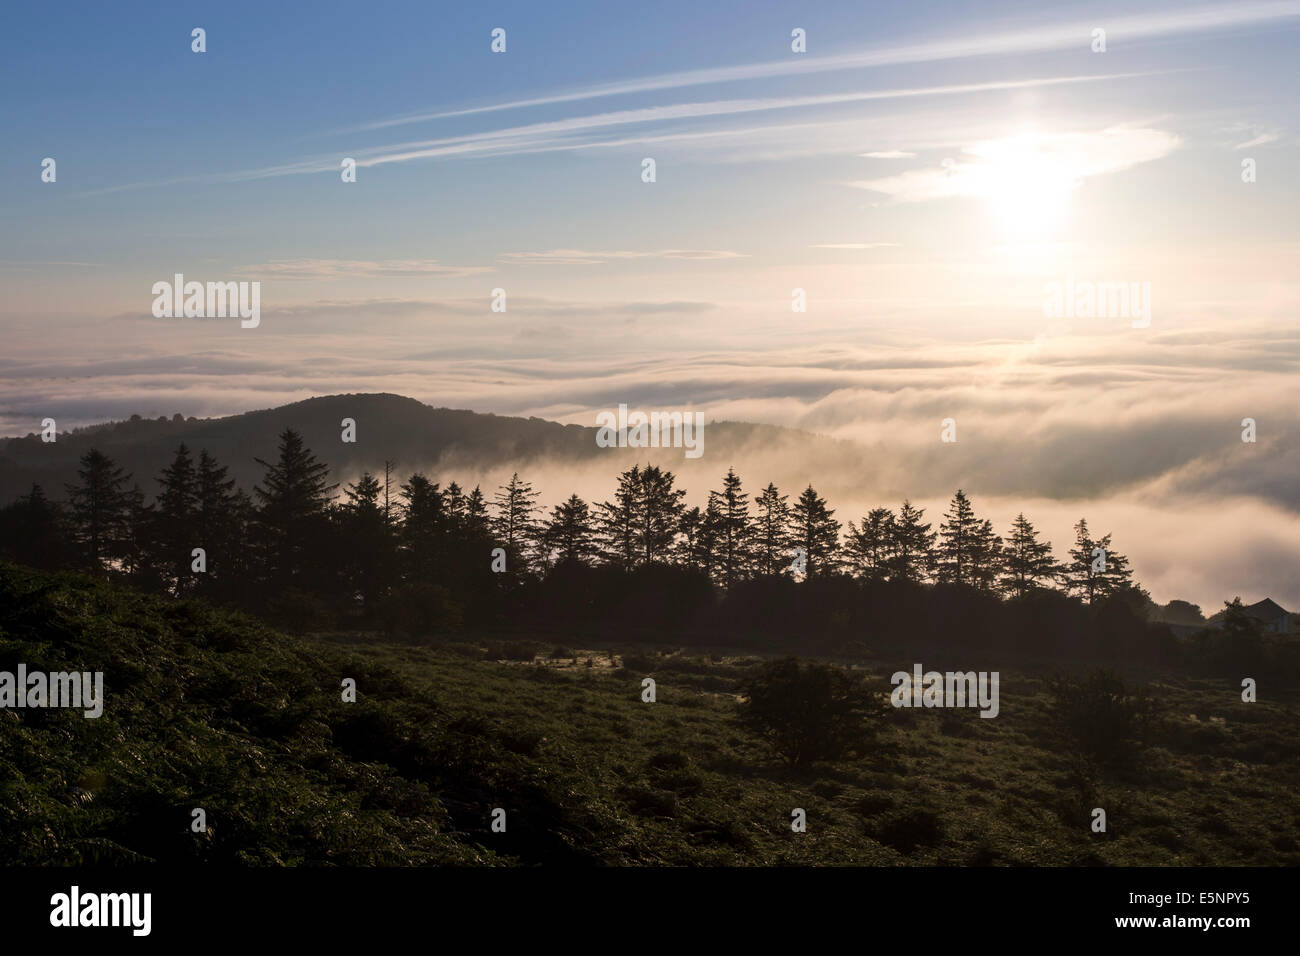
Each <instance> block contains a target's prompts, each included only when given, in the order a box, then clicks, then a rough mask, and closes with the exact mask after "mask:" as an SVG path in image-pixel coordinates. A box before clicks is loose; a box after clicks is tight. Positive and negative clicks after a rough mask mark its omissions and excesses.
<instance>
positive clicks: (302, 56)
mask: <svg viewBox="0 0 1300 956" xmlns="http://www.w3.org/2000/svg"><path fill="white" fill-rule="evenodd" d="M807 6H809V5H800V4H788V3H785V4H781V3H762V2H744V3H740V2H736V3H707V2H703V3H702V2H698V0H695V2H691V3H678V2H673V0H668V2H661V3H656V4H650V5H639V6H633V5H626V4H609V3H570V4H563V5H553V4H552V5H537V4H513V3H511V4H493V3H482V4H473V5H459V6H452V5H441V4H414V3H411V4H407V3H373V4H368V5H358V4H344V3H332V2H320V3H314V4H312V5H310V7H305V6H304V7H298V8H292V7H290V6H289V5H280V4H269V5H268V4H245V3H221V4H186V5H184V6H183V7H182V6H181V5H177V4H163V3H157V4H151V3H133V4H130V5H127V6H125V7H122V6H118V7H112V8H105V7H103V6H102V5H91V4H73V5H67V6H60V7H58V8H55V9H47V8H46V7H45V6H43V5H21V6H19V7H16V8H14V9H13V10H11V11H9V12H8V14H7V24H8V26H9V27H10V29H8V30H6V31H5V33H4V34H3V35H2V36H0V56H3V58H4V60H5V62H6V64H7V65H8V69H7V71H6V72H7V77H6V84H5V89H4V92H3V93H0V120H2V122H0V127H2V128H3V131H4V135H3V140H2V141H0V212H2V213H3V217H4V222H5V226H6V228H5V229H4V230H2V231H0V283H3V288H4V295H3V298H2V299H0V331H2V332H3V341H4V347H3V349H0V434H5V435H15V434H26V433H27V432H29V431H33V430H39V428H40V421H41V419H43V418H45V417H54V418H55V419H56V420H57V421H58V423H59V427H60V428H65V427H73V426H76V425H81V424H87V423H92V422H98V421H103V420H106V419H111V418H122V417H126V416H128V415H130V414H133V413H139V414H142V415H146V416H150V417H156V416H157V415H162V414H165V415H169V416H170V415H172V414H174V413H176V412H181V413H183V414H185V415H187V416H188V415H198V416H208V415H224V414H233V413H238V412H241V411H245V410H248V409H252V408H265V407H271V406H275V405H280V404H284V403H286V402H290V401H295V400H298V399H301V398H306V397H309V396H312V395H323V394H336V393H343V392H357V391H386V392H396V393H400V394H404V395H409V396H412V397H414V398H417V399H420V400H422V401H426V402H429V403H431V404H434V405H439V406H450V407H457V408H470V409H473V410H476V411H481V412H495V413H498V414H512V415H537V416H540V417H545V418H549V419H554V420H558V421H564V422H575V423H580V424H588V425H590V424H594V421H595V414H596V413H597V412H598V411H601V410H605V409H611V408H614V407H616V406H617V405H618V404H619V403H626V404H628V405H629V406H630V407H633V408H636V407H645V408H664V409H681V410H692V411H696V410H698V411H702V412H704V413H705V414H706V417H707V418H709V419H711V420H721V419H731V420H743V421H759V422H770V423H774V424H780V425H787V426H792V427H798V428H803V429H807V430H810V431H813V432H817V433H820V434H824V435H828V436H832V437H836V438H844V439H851V440H855V441H860V442H863V443H864V444H865V446H866V447H867V448H869V449H870V450H871V451H870V453H869V454H868V455H867V456H866V457H865V459H864V464H863V467H862V468H861V470H860V473H857V474H851V475H841V476H835V477H833V478H832V476H825V477H824V478H822V479H821V480H823V481H824V482H825V483H826V484H827V485H831V484H833V485H834V486H835V487H837V488H839V489H842V493H843V495H844V496H845V497H844V498H842V499H841V501H842V508H843V509H844V510H847V512H848V513H846V514H842V515H841V517H842V518H843V519H844V520H846V521H847V520H848V518H849V517H852V516H853V509H856V508H858V507H864V508H865V507H870V506H873V505H876V504H885V503H892V502H894V500H895V499H897V498H901V496H903V495H905V494H910V495H912V496H913V497H914V498H917V499H918V500H924V501H928V502H931V507H932V508H938V509H941V508H942V506H943V502H944V500H945V499H946V497H947V496H948V495H949V494H950V493H951V490H952V489H954V488H956V487H958V486H960V487H963V488H965V489H966V490H967V492H968V493H970V494H972V496H973V497H974V499H975V502H976V506H977V508H980V507H981V506H982V507H983V509H984V510H985V511H986V512H987V513H988V514H989V515H990V516H991V517H993V518H994V520H995V523H996V524H998V525H999V526H1000V527H1001V526H1003V525H1005V524H1006V523H1008V522H1009V521H1010V519H1011V518H1012V517H1014V515H1015V513H1016V512H1017V511H1018V510H1020V509H1021V508H1022V507H1023V508H1024V510H1025V511H1026V512H1027V513H1029V514H1030V516H1031V517H1034V518H1036V519H1037V520H1038V521H1039V523H1040V525H1042V526H1043V527H1045V529H1046V530H1048V531H1049V532H1050V536H1051V537H1053V539H1054V540H1055V541H1056V543H1057V545H1058V551H1061V550H1063V547H1064V545H1065V544H1066V542H1067V541H1068V540H1069V538H1070V537H1071V532H1070V530H1069V529H1070V525H1071V524H1072V522H1073V520H1076V519H1077V518H1078V517H1079V516H1080V515H1082V514H1086V515H1087V516H1088V517H1089V522H1090V524H1091V525H1092V526H1093V528H1094V530H1095V531H1096V530H1103V529H1104V530H1111V531H1113V532H1114V534H1115V537H1116V544H1117V546H1122V547H1121V550H1125V551H1126V553H1128V554H1129V556H1130V558H1131V559H1132V560H1133V562H1134V564H1135V566H1136V567H1137V570H1138V576H1139V578H1141V579H1142V580H1143V583H1144V584H1146V585H1147V586H1148V588H1149V589H1151V591H1152V594H1153V596H1154V597H1156V598H1157V599H1158V600H1168V599H1169V598H1171V597H1188V598H1192V599H1195V600H1197V601H1198V602H1200V603H1202V604H1203V605H1204V606H1205V607H1206V608H1207V611H1208V610H1209V609H1213V608H1215V607H1217V606H1218V602H1219V601H1221V600H1223V599H1224V598H1227V597H1231V596H1233V595H1234V594H1238V593H1239V594H1241V595H1242V596H1243V598H1245V599H1247V600H1257V599H1259V598H1262V597H1264V596H1272V597H1273V598H1274V599H1276V600H1278V601H1280V602H1281V603H1283V604H1284V605H1285V606H1287V607H1288V608H1291V609H1293V610H1300V573H1298V572H1297V568H1300V484H1298V483H1297V481H1296V476H1297V474H1300V453H1298V452H1297V447H1298V444H1297V443H1298V442H1300V420H1298V419H1300V415H1298V413H1297V408H1296V390H1295V386H1294V385H1293V382H1294V378H1293V376H1294V373H1295V371H1296V366H1297V360H1298V359H1300V331H1298V326H1297V304H1298V302H1300V290H1298V288H1297V283H1298V282H1300V270H1298V269H1297V268H1296V266H1295V263H1296V261H1297V252H1298V251H1300V242H1298V240H1297V227H1296V223H1297V221H1300V220H1298V218H1297V213H1298V212H1300V208H1298V207H1300V203H1298V199H1300V185H1298V183H1300V179H1298V178H1297V173H1298V172H1300V163H1298V162H1297V145H1298V143H1300V139H1298V133H1297V130H1296V129H1295V124H1296V117H1297V116H1300V71H1297V70H1296V69H1295V66H1294V64H1295V63H1296V62H1297V60H1298V59H1300V56H1298V54H1300V2H1294V0H1281V2H1273V0H1270V2H1253V0H1242V2H1234V3H1202V2H1166V3H1161V2H1150V0H1133V2H1124V3H1089V4H1079V3H1064V4H1054V3H1046V2H1032V3H1031V2H1016V3H978V4H975V3H957V2H948V3H928V2H908V3H897V4H862V3H860V2H858V3H848V2H824V3H819V4H816V5H815V7H813V8H811V9H808V8H806V7H807ZM195 28H202V29H203V30H204V31H206V36H205V39H206V51H205V52H203V53H196V52H194V51H193V50H192V42H193V41H192V36H191V31H192V30H194V29H195ZM498 28H500V29H502V30H504V31H505V51H504V52H500V53H496V52H493V50H492V31H493V30H494V29H498ZM796 29H798V30H801V31H803V37H804V44H805V52H795V51H794V50H793V49H792V44H793V43H794V40H793V39H792V31H794V30H796ZM1098 30H1102V31H1104V41H1105V42H1104V50H1102V49H1100V48H1099V47H1100V46H1101V44H1100V43H1099V39H1098V35H1097V33H1096V31H1098ZM46 158H51V159H54V160H55V164H56V166H55V169H56V178H55V181H54V182H44V181H42V161H43V160H44V159H46ZM344 158H351V159H354V160H355V161H356V164H357V170H356V181H355V182H344V181H343V178H342V176H341V163H342V161H343V160H344ZM646 159H653V160H654V171H655V176H654V181H653V182H646V181H644V179H643V170H644V161H645V160H646ZM1243 164H1245V165H1247V166H1250V167H1251V171H1250V173H1247V171H1246V169H1245V168H1244V165H1243ZM176 273H182V274H184V276H185V277H186V279H187V280H198V281H221V282H225V281H248V282H254V281H255V282H259V283H260V290H261V321H260V324H259V325H258V326H257V327H256V328H247V329H246V328H242V327H241V324H240V322H239V320H238V319H229V318H189V319H184V318H155V317H154V315H153V314H152V312H151V307H152V304H153V300H154V295H153V293H152V287H153V285H154V283H156V282H159V281H170V280H171V278H172V276H173V275H174V274H176ZM1119 284H1123V286H1124V287H1125V288H1126V289H1131V290H1133V292H1134V295H1133V299H1132V302H1131V303H1130V308H1129V309H1128V310H1121V314H1107V313H1105V312H1104V310H1103V312H1102V314H1099V315H1098V314H1090V313H1089V310H1088V309H1086V308H1085V307H1083V302H1084V300H1080V306H1081V307H1080V308H1078V309H1072V310H1070V312H1069V314H1062V313H1061V311H1060V310H1057V311H1055V312H1054V311H1053V309H1052V307H1051V306H1050V300H1051V296H1052V290H1053V289H1057V290H1064V289H1067V288H1068V289H1070V290H1072V292H1071V293H1070V294H1069V295H1070V297H1071V298H1072V299H1073V297H1074V296H1073V291H1074V290H1090V289H1096V288H1098V287H1103V286H1109V287H1112V288H1118V287H1119ZM495 289H503V290H505V293H506V309H505V311H504V312H493V311H492V310H491V303H492V300H493V294H494V293H493V290H495ZM795 290H802V298H803V301H804V303H805V306H806V308H805V310H804V311H795V310H794V308H793V307H792V305H793V304H794V303H795V300H796V293H795ZM1143 303H1145V305H1147V306H1149V308H1144V307H1140V306H1141V304H1143ZM1129 311H1132V312H1133V315H1130V314H1128V312H1129ZM945 418H952V419H953V420H954V421H955V422H956V426H957V439H958V440H957V442H956V443H943V442H941V441H940V433H941V426H940V423H941V421H942V420H943V419H945ZM1245 418H1252V419H1254V420H1255V422H1256V427H1257V441H1256V442H1254V443H1246V442H1242V441H1241V433H1242V428H1243V426H1242V420H1243V419H1245ZM760 457H761V456H760ZM769 457H770V456H769ZM716 464H717V466H718V467H717V470H718V472H719V474H721V473H722V472H724V471H725V470H726V467H727V466H728V465H729V464H732V463H731V462H717V463H716ZM819 477H820V476H808V480H814V481H817V480H819ZM752 480H753V481H755V482H763V481H765V480H766V479H765V478H763V477H759V476H756V477H755V478H754V479H752ZM850 498H851V500H849V499H850ZM832 503H833V504H835V503H836V502H834V501H833V502H832ZM936 517H937V514H936Z"/></svg>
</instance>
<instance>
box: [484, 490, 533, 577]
mask: <svg viewBox="0 0 1300 956" xmlns="http://www.w3.org/2000/svg"><path fill="white" fill-rule="evenodd" d="M539 497H540V494H539V493H538V492H536V491H533V486H532V485H530V484H529V483H528V482H526V481H524V480H523V479H521V478H520V477H519V473H518V472H515V473H514V474H513V475H511V476H510V481H509V482H507V483H506V484H504V485H502V486H501V487H500V488H498V489H497V493H496V497H495V499H494V501H493V504H494V506H495V514H494V515H493V516H492V520H491V528H492V534H493V536H494V537H495V539H496V542H497V545H498V546H499V547H501V548H504V549H505V552H506V571H507V573H508V574H509V575H510V576H511V577H514V576H517V575H520V574H523V573H525V572H527V571H528V568H529V564H530V562H531V560H532V557H533V553H534V550H535V548H536V544H537V537H538V528H537V520H536V518H535V515H536V514H537V510H538V507H537V499H538V498H539Z"/></svg>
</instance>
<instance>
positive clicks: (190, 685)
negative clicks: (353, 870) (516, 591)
mask: <svg viewBox="0 0 1300 956" xmlns="http://www.w3.org/2000/svg"><path fill="white" fill-rule="evenodd" d="M527 643H528V642H525V641H518V640H513V641H510V642H508V643H502V642H489V641H482V642H478V641H475V640H473V639H472V638H464V637H462V638H459V639H458V642H457V643H456V644H451V645H447V646H443V647H438V646H412V645H405V644H396V643H391V642H385V641H383V640H381V639H378V638H375V637H372V636H369V635H354V634H330V635H319V636H313V637H308V638H303V639H295V638H290V637H287V636H285V635H283V634H279V633H277V632H274V631H271V630H269V629H268V628H265V627H263V626H262V625H260V624H258V623H257V622H255V621H252V620H250V619H248V618H246V617H242V616H239V615H235V614H228V613H226V612H223V611H218V610H214V609H212V608H209V607H207V606H205V605H201V604H197V603H176V602H168V601H164V600H159V599H156V598H149V597H145V596H141V595H137V594H132V593H130V592H126V591H119V590H115V589H112V588H110V587H107V586H105V585H101V584H95V583H91V582H88V581H86V580H84V579H80V578H75V577H56V576H48V575H40V574H37V573H35V572H29V571H25V570H19V569H16V568H13V567H11V566H0V670H13V669H14V667H15V666H16V664H17V662H19V661H22V662H25V663H26V664H27V665H28V667H29V669H33V670H35V669H48V670H63V669H69V668H71V667H74V666H75V667H76V668H77V669H88V670H103V671H104V672H105V685H106V697H107V703H106V706H105V712H104V716H103V717H102V718H100V719H98V720H87V719H85V718H83V717H81V716H80V714H79V712H75V713H74V712H67V711H48V710H47V711H33V710H28V711H15V710H0V856H3V858H4V859H5V860H6V861H8V862H10V863H28V864H46V863H55V864H58V863H74V862H104V863H118V862H133V861H140V860H154V861H165V862H193V863H208V864H222V863H225V864H236V865H383V864H407V865H439V864H451V865H494V864H506V865H508V864H525V865H527V864H538V863H542V864H547V865H591V864H609V865H621V864H631V865H660V864H669V865H773V864H795V865H805V864H819V865H881V866H890V865H945V864H957V865H1158V866H1160V865H1175V864H1177V865H1208V864H1226V865H1297V864H1300V846H1298V845H1297V835H1298V834H1300V721H1297V719H1296V718H1297V713H1296V709H1297V703H1300V695H1297V694H1296V693H1294V692H1291V693H1289V694H1286V695H1280V696H1279V695H1277V694H1276V692H1275V693H1274V694H1273V695H1270V694H1269V693H1264V694H1263V695H1262V699H1261V701H1260V702H1258V703H1251V704H1245V703H1242V702H1241V700H1240V690H1239V679H1238V678H1235V677H1234V678H1226V677H1225V678H1224V679H1222V680H1192V679H1186V678H1181V677H1177V676H1175V675H1168V674H1166V675H1157V676H1155V677H1152V676H1151V675H1146V676H1147V687H1148V693H1150V694H1151V696H1152V697H1153V698H1155V699H1156V700H1157V702H1158V703H1159V705H1160V712H1159V714H1158V715H1157V716H1156V717H1155V718H1154V719H1153V720H1152V721H1151V723H1150V726H1149V727H1148V728H1147V738H1146V741H1145V744H1144V745H1143V746H1141V747H1140V748H1138V749H1137V750H1136V751H1135V752H1134V753H1133V754H1132V755H1131V756H1130V757H1129V759H1127V760H1125V761H1120V762H1118V763H1116V764H1114V765H1112V766H1109V767H1107V768H1106V769H1104V770H1100V771H1098V770H1095V769H1091V768H1089V767H1088V766H1087V765H1086V764H1085V763H1084V762H1082V761H1081V760H1080V759H1078V758H1076V757H1074V756H1072V755H1071V753H1070V751H1069V748H1068V746H1067V742H1066V741H1065V740H1063V739H1062V738H1061V737H1060V735H1059V733H1058V732H1057V731H1056V730H1055V729H1054V726H1055V724H1054V722H1053V720H1052V710H1051V707H1052V705H1051V697H1050V696H1049V694H1048V682H1047V679H1046V678H1047V676H1048V675H1047V674H1045V673H1044V674H1038V673H1015V672H1010V671H1004V672H1003V675H1002V684H1001V710H1000V715H999V716H998V717H997V718H995V719H991V720H989V719H981V718H979V716H978V713H977V711H974V710H971V711H952V710H942V709H940V710H893V709H892V708H891V710H890V712H889V713H888V714H887V716H886V717H885V718H884V719H883V720H882V721H880V723H879V726H878V730H877V733H876V736H875V741H874V745H873V746H871V747H869V748H868V749H867V753H866V755H865V756H863V757H860V758H855V759H851V760H844V761H837V762H831V763H819V764H816V765H814V766H812V767H811V768H808V769H804V770H795V769H791V768H788V767H786V766H785V765H784V764H783V763H782V762H781V761H780V760H779V758H778V757H777V756H776V755H775V754H773V753H772V752H771V751H770V749H769V748H768V747H767V746H766V745H765V744H764V743H763V742H762V741H761V740H759V739H758V738H757V737H755V736H753V735H752V734H751V733H749V732H748V731H746V730H745V729H743V727H742V726H741V724H740V722H739V720H738V719H737V708H738V703H737V697H736V688H737V685H738V683H739V682H740V680H741V679H742V678H743V677H744V676H745V675H746V674H747V673H750V672H751V671H752V669H753V668H754V667H755V666H756V665H757V664H758V663H759V659H758V658H755V657H745V656H722V655H719V654H717V653H709V652H708V650H707V649H702V650H700V651H694V650H692V649H684V650H678V651H676V652H674V653H671V654H651V653H646V652H641V651H638V650H636V649H634V648H619V647H614V646H608V647H599V648H593V647H583V646H579V645H580V644H581V643H583V642H578V641H565V642H563V643H562V644H559V645H557V643H556V641H555V640H553V639H549V638H548V640H547V641H545V642H541V641H539V642H535V644H536V649H537V653H536V655H535V656H534V657H532V658H529V657H528V655H527V653H526V650H527V648H526V647H522V646H521V645H525V644H527ZM589 660H590V662H591V664H590V665H588V661H589ZM955 663H959V662H955ZM898 664H899V662H873V661H866V662H860V663H857V664H855V665H852V666H853V667H854V669H855V671H856V672H858V673H860V674H862V675H863V676H864V677H866V678H867V679H869V680H870V681H872V686H873V688H874V689H876V690H878V691H879V692H880V693H881V694H884V693H886V692H887V691H888V689H889V685H888V683H887V680H886V677H887V675H888V674H889V673H891V672H892V671H893V670H894V669H897V666H898ZM928 664H929V660H928V658H927V665H928ZM646 676H651V677H654V678H655V681H656V685H657V686H656V691H657V700H656V702H655V703H653V704H648V703H643V702H642V700H641V690H642V688H641V680H642V678H643V677H646ZM346 677H351V678H354V679H355V680H356V682H357V688H358V700H357V702H356V703H354V704H349V703H344V702H343V701H342V700H341V694H340V684H341V682H342V680H343V679H344V678H346ZM195 807H202V808H203V809H204V810H205V811H206V814H207V822H208V825H209V829H208V830H207V831H205V832H203V833H194V832H193V831H192V830H191V828H190V822H191V811H192V809H193V808H195ZM496 807H501V808H504V809H505V810H506V813H507V828H506V832H505V833H494V832H492V829H491V812H492V810H493V808H496ZM1094 807H1102V808H1104V809H1105V810H1106V815H1107V824H1108V826H1107V832H1105V833H1093V832H1092V831H1091V828H1090V823H1091V820H1092V815H1091V811H1092V809H1093V808H1094ZM795 808H802V809H804V810H805V811H806V813H807V821H808V829H807V832H806V833H793V832H792V831H791V828H790V821H791V812H792V811H793V810H794V809H795Z"/></svg>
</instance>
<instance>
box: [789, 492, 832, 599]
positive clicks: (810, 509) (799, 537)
mask: <svg viewBox="0 0 1300 956" xmlns="http://www.w3.org/2000/svg"><path fill="white" fill-rule="evenodd" d="M834 515H835V512H834V511H833V510H832V509H830V508H827V507H826V499H825V498H823V497H821V496H820V495H818V494H817V492H816V491H815V490H814V489H813V486H812V485H809V486H808V487H807V488H805V489H804V492H803V494H801V495H800V496H799V500H798V501H796V502H795V506H794V510H793V516H792V522H791V543H792V546H793V547H795V548H799V549H800V550H801V551H802V552H803V558H804V577H805V578H814V577H825V576H827V575H829V574H833V573H834V572H835V571H836V570H838V568H839V564H840V558H839V544H840V538H839V535H840V523H839V522H838V521H836V520H835V518H834Z"/></svg>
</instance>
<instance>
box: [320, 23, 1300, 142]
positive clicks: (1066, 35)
mask: <svg viewBox="0 0 1300 956" xmlns="http://www.w3.org/2000/svg"><path fill="white" fill-rule="evenodd" d="M1297 16H1300V2H1297V0H1286V2H1273V3H1232V4H1219V5H1216V6H1212V7H1201V8H1198V9H1195V10H1183V11H1179V12H1177V13H1160V14H1139V15H1135V16H1129V17H1121V18H1119V19H1115V20H1110V21H1109V22H1108V24H1107V26H1106V32H1107V37H1108V38H1110V42H1112V43H1113V42H1115V41H1121V42H1122V41H1131V40H1141V39H1151V38H1156V37H1165V36H1180V35H1186V34H1194V33H1203V32H1207V31H1212V30H1218V29H1225V28H1232V27H1242V26H1254V25H1258V24H1266V23H1271V22H1273V21H1276V20H1282V19H1286V18H1289V17H1297ZM1096 25H1097V24H1096V23H1095V22H1094V21H1086V22H1076V23H1072V24H1068V25H1063V26H1056V27H1044V28H1038V29H1032V30H1021V31H1017V32H1014V33H1001V34H983V35H980V36H974V37H962V38H956V39H949V40H938V41H931V42H926V43H914V44H907V45H902V46H893V47H881V48H875V49H871V50H863V51H859V52H856V53H844V54H839V55H836V56H828V57H797V58H793V59H787V60H769V61H767V62H764V63H752V64H746V65H741V66H730V67H713V68H709V69H702V70H687V71H683V72H677V73H666V74H660V75H659V76H651V77H645V78H642V79H639V80H627V81H623V82H619V83H606V84H601V85H599V86H593V87H588V88H587V89H584V90H576V91H572V92H568V93H556V94H553V95H550V96H540V97H531V98H529V99H521V100H511V101H508V102H504V103H495V104H492V105H489V106H477V107H472V108H468V109H459V110H444V111H440V112H433V113H419V114H414V115H408V116H401V117H393V118H390V119H386V120H379V121H377V122H373V123H369V124H365V125H362V126H357V127H352V128H351V129H348V130H345V132H360V131H366V130H375V129H383V128H387V127H392V126H404V125H409V124H412V123H423V122H429V121H433V120H440V119H450V118H453V117H460V116H473V115H477V114H480V113H493V112H500V111H502V110H512V109H525V108H529V107H534V106H550V105H555V104H559V103H574V102H579V101H582V100H591V99H598V98H601V97H606V96H622V95H626V94H633V93H648V92H653V91H656V90H666V89H676V88H681V87H689V86H704V85H708V84H713V83H730V82H736V81H743V80H760V79H769V78H773V77H778V76H792V75H803V74H812V73H829V72H835V71H839V70H852V69H865V68H869V67H877V66H896V65H901V64H906V63H933V62H940V61H945V60H958V59H967V58H970V57H980V56H994V55H1007V54H1025V53H1045V52H1051V51H1053V50H1066V49H1070V48H1071V47H1076V46H1077V47H1079V48H1080V49H1086V48H1087V45H1088V41H1089V39H1090V37H1091V34H1092V30H1093V29H1094V28H1095V27H1096Z"/></svg>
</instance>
